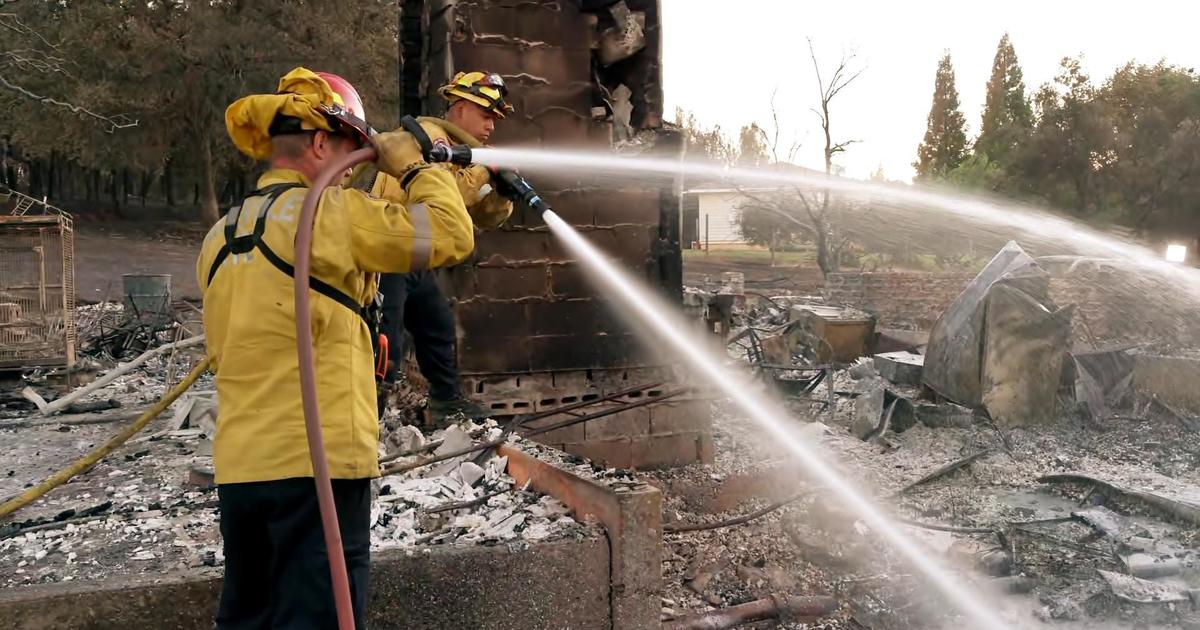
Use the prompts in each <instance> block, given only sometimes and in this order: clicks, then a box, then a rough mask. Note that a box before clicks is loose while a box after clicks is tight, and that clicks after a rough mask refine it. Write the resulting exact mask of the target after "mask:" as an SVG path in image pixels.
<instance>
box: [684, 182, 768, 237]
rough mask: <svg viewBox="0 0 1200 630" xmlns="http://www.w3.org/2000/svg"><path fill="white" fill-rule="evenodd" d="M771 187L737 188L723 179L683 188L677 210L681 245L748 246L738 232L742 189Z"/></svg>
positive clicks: (739, 230) (740, 217)
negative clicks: (680, 208)
mask: <svg viewBox="0 0 1200 630" xmlns="http://www.w3.org/2000/svg"><path fill="white" fill-rule="evenodd" d="M774 190H778V189H776V188H743V189H740V190H739V189H737V188H732V187H730V186H729V185H728V184H727V183H724V182H713V183H712V184H704V183H700V184H697V185H696V186H695V187H693V188H688V189H687V190H684V191H683V212H682V213H681V214H680V218H681V220H682V221H683V225H682V226H681V234H680V235H681V237H682V238H680V241H681V242H682V245H683V247H684V249H688V248H691V249H704V248H705V247H706V246H707V247H712V248H713V249H720V248H739V247H750V246H751V245H750V243H748V242H746V239H745V238H744V237H743V236H742V223H741V221H742V211H741V209H739V208H738V206H739V205H741V204H742V203H744V197H743V193H744V192H767V191H774Z"/></svg>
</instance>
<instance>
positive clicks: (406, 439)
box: [0, 304, 604, 586]
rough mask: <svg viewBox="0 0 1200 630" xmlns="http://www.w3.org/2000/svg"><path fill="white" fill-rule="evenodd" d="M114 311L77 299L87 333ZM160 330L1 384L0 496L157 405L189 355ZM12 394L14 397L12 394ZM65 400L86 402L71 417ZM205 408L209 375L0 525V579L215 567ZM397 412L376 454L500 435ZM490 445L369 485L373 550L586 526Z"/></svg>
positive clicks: (526, 539)
mask: <svg viewBox="0 0 1200 630" xmlns="http://www.w3.org/2000/svg"><path fill="white" fill-rule="evenodd" d="M120 313H121V309H120V307H119V306H115V307H114V306H112V305H103V304H102V305H97V306H96V307H94V308H85V310H84V315H85V317H84V322H85V323H86V325H87V326H88V328H87V330H89V331H91V332H89V333H88V334H91V335H103V334H107V333H104V332H102V331H109V330H111V328H110V324H109V323H108V322H107V320H109V319H112V318H118V319H119V317H120ZM89 318H90V319H89ZM178 329H179V327H178V326H176V327H175V328H173V329H172V330H178ZM160 333H161V334H156V335H155V336H153V337H152V338H153V343H155V344H158V345H156V346H154V347H152V348H149V349H148V350H147V352H151V353H155V354H151V355H150V356H144V357H140V358H139V359H134V360H127V361H125V362H124V363H122V364H120V365H119V366H116V367H112V368H110V369H109V370H108V371H107V372H101V370H100V368H99V366H100V365H101V364H102V362H103V363H111V362H112V359H113V357H109V356H107V355H106V353H107V352H108V351H107V350H103V351H97V355H96V359H95V365H96V366H97V369H96V373H94V374H87V375H86V378H80V376H81V373H82V371H81V370H79V369H78V367H76V368H75V370H74V371H73V372H72V373H71V375H70V376H71V378H70V380H69V381H68V379H67V378H66V377H67V374H66V373H65V371H63V372H32V373H27V374H25V375H24V378H22V379H21V380H19V381H13V382H9V383H6V384H4V385H3V387H4V389H5V396H4V398H3V399H2V400H0V402H2V403H3V405H4V407H3V408H0V439H2V440H3V441H4V443H5V458H4V467H3V469H2V470H0V499H7V498H10V497H14V496H17V495H19V494H20V493H22V492H23V491H25V490H26V489H28V488H30V487H32V486H33V485H34V484H35V483H37V482H40V481H41V480H42V479H45V478H46V477H48V476H50V475H51V474H53V473H55V472H57V471H58V470H59V469H61V468H62V467H63V466H65V465H66V464H67V463H69V462H72V461H74V460H76V459H77V458H79V457H80V456H82V455H84V454H85V453H87V452H89V451H91V450H92V449H93V448H94V447H95V446H96V445H98V444H100V443H102V442H104V441H106V440H107V439H108V438H109V437H110V436H111V435H112V434H113V433H114V432H115V431H116V427H119V426H122V424H123V423H125V422H128V421H129V420H131V419H132V418H134V417H136V416H137V415H139V414H140V413H141V412H142V411H144V410H145V409H146V408H147V407H148V405H149V404H151V403H153V402H155V401H157V399H158V398H159V397H160V396H161V395H162V394H163V393H164V392H165V391H166V389H167V387H168V385H169V384H170V382H171V381H172V380H175V378H176V376H179V375H182V374H183V373H186V371H187V365H188V364H189V363H192V362H194V361H196V360H198V359H199V356H200V355H199V353H200V352H201V351H202V346H200V345H198V344H193V346H192V347H185V348H181V349H179V350H178V351H164V349H166V350H170V349H169V348H167V345H169V343H167V342H170V341H171V337H173V336H174V335H175V333H172V332H169V331H165V330H164V331H160ZM148 339H149V338H148ZM122 354H123V356H124V357H125V358H128V357H129V353H127V352H126V353H122ZM138 361H141V362H140V363H139V362H138ZM118 372H119V375H117V376H116V377H115V378H112V379H111V382H108V383H107V384H105V381H106V380H107V379H109V378H110V375H112V374H114V373H118ZM81 382H89V383H90V384H89V385H85V386H84V388H78V389H74V390H73V391H72V388H71V386H72V385H75V384H78V383H81ZM88 387H92V388H95V389H94V391H90V392H89V393H87V394H86V395H84V396H82V397H78V399H77V401H76V402H73V403H72V405H71V406H66V407H62V408H61V409H59V408H57V407H56V408H54V409H53V410H51V411H46V409H47V406H48V405H54V403H55V401H63V400H67V399H68V396H69V395H77V394H78V393H80V392H83V391H87V390H86V389H85V388H88ZM22 390H28V392H25V395H24V396H22V395H21V392H22ZM47 399H48V400H49V401H50V402H49V403H47V402H46V400H47ZM35 401H36V404H35ZM39 405H40V407H39ZM76 405H84V406H92V407H94V408H93V409H92V410H91V411H89V412H87V413H75V412H76V411H78V410H79V409H78V408H77V407H76ZM216 405H217V403H216V396H215V391H214V383H213V381H212V378H211V376H205V377H203V378H202V379H201V380H200V381H199V382H198V383H197V384H196V385H195V386H194V387H193V388H192V390H191V391H189V392H188V393H186V394H184V395H183V397H181V398H180V399H179V400H178V401H176V403H175V404H174V405H173V406H172V407H171V408H170V409H168V411H167V412H165V413H164V414H162V415H161V416H160V417H159V418H158V419H156V420H155V421H153V422H152V423H151V424H150V425H149V426H148V427H147V428H146V429H145V430H144V431H143V433H142V434H141V435H138V436H135V437H134V438H133V439H131V440H130V441H129V442H126V443H125V444H124V445H123V446H122V447H120V448H119V449H118V450H117V451H116V452H114V453H112V454H111V455H109V456H108V457H107V458H105V459H103V460H101V461H100V462H99V463H98V464H96V465H95V466H94V467H92V468H91V469H90V470H87V471H86V472H83V473H82V474H79V475H78V476H76V477H74V478H73V479H71V480H70V482H69V483H66V484H65V485H63V486H60V487H58V488H56V489H54V490H52V491H51V492H50V493H49V494H47V495H45V496H44V497H42V498H40V499H38V500H36V501H34V502H33V503H31V504H30V505H28V506H27V507H25V508H23V509H22V510H21V511H19V512H18V513H17V514H16V515H15V518H10V519H8V520H7V522H5V523H3V524H0V574H2V576H3V577H0V584H3V585H4V586H17V585H22V584H31V583H46V582H63V581H71V580H86V579H103V578H107V577H110V576H117V575H132V574H144V573H165V572H173V571H199V572H204V571H208V570H212V569H213V568H214V567H220V566H221V565H222V563H223V562H224V558H223V556H222V553H221V543H220V533H219V530H218V527H217V523H218V519H219V513H218V509H217V500H216V499H217V497H216V491H215V484H214V474H213V469H212V442H211V436H212V435H213V434H214V433H215V430H216V425H215V423H216ZM60 412H62V413H60ZM403 413H404V411H396V412H393V413H392V414H390V416H396V417H392V418H391V420H392V421H393V422H390V423H385V425H386V428H385V429H384V431H385V436H386V439H385V443H384V447H385V449H392V448H395V449H396V450H398V451H399V452H400V453H401V454H403V452H405V451H410V452H413V453H428V452H431V453H432V454H433V455H441V454H444V453H449V452H452V451H455V450H458V449H461V448H463V447H470V446H472V445H478V444H481V443H484V442H488V441H490V440H494V439H496V438H498V437H500V436H501V434H502V429H501V428H500V427H499V426H497V425H496V423H495V422H493V421H491V420H488V421H486V422H484V423H481V424H476V423H471V422H464V423H462V424H459V425H455V426H451V427H449V428H447V429H445V430H439V431H436V432H433V433H431V434H428V435H426V434H422V433H421V432H420V431H418V430H417V429H415V428H414V427H412V426H406V425H403V424H402V423H401V422H400V421H399V420H400V416H401V415H402V414H403ZM505 437H506V438H509V440H510V441H511V442H514V443H520V444H521V447H522V448H524V449H526V450H530V449H533V448H537V449H538V450H539V452H546V453H548V452H550V450H549V449H542V448H541V447H535V446H534V445H533V444H532V443H531V442H526V441H524V440H522V439H521V438H519V437H516V436H508V435H506V436H505ZM493 454H494V451H492V450H488V451H485V452H484V453H483V454H480V453H472V454H468V455H462V456H459V457H455V458H451V459H447V460H445V461H442V462H439V463H437V464H433V465H430V466H423V467H418V468H414V469H412V470H409V471H406V472H404V473H401V474H396V475H391V476H388V477H385V478H383V479H380V480H377V481H376V482H375V489H376V497H375V501H374V504H373V507H372V528H371V537H372V546H373V548H375V549H383V548H390V547H410V546H415V545H442V544H485V545H490V544H508V545H513V544H525V543H533V542H537V541H543V540H554V539H561V538H563V537H569V536H582V535H585V533H586V531H587V529H588V528H589V527H592V525H588V524H584V523H579V522H576V521H575V520H574V519H573V518H572V517H571V516H570V515H569V514H568V509H567V508H566V506H564V505H563V504H562V503H560V502H558V501H557V500H555V499H553V498H551V497H548V496H544V495H541V494H540V493H537V492H534V491H532V490H530V489H528V488H524V487H518V486H516V485H515V483H514V481H513V479H512V478H511V477H510V476H508V475H507V474H506V473H505V469H506V458H503V457H495V456H494V455H493ZM416 459H417V458H412V457H409V458H405V457H392V458H391V459H390V460H389V461H395V462H397V463H404V462H406V461H410V460H413V461H415V460H416ZM579 472H581V473H583V472H586V473H587V475H586V476H588V477H603V476H604V471H603V469H600V470H599V471H598V472H597V471H595V470H592V469H591V468H590V467H587V468H580V470H579Z"/></svg>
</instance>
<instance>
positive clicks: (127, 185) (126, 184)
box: [121, 168, 133, 208]
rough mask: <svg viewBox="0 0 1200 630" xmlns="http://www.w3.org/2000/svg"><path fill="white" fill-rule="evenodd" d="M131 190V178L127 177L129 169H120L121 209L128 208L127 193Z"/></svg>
mask: <svg viewBox="0 0 1200 630" xmlns="http://www.w3.org/2000/svg"><path fill="white" fill-rule="evenodd" d="M130 190H133V178H132V177H130V176H129V169H128V168H123V169H121V203H122V207H123V208H127V207H129V191H130Z"/></svg>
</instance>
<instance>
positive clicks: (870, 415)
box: [850, 387, 884, 440]
mask: <svg viewBox="0 0 1200 630" xmlns="http://www.w3.org/2000/svg"><path fill="white" fill-rule="evenodd" d="M883 398H884V390H883V388H882V387H878V388H876V389H874V390H872V391H870V392H868V393H866V394H863V395H862V396H859V397H858V398H856V399H854V420H853V421H852V423H851V425H850V432H851V433H853V434H854V436H855V437H857V438H858V439H860V440H865V439H867V438H869V437H871V436H872V435H873V434H874V433H875V432H876V431H877V430H878V429H879V423H880V422H881V421H882V420H883Z"/></svg>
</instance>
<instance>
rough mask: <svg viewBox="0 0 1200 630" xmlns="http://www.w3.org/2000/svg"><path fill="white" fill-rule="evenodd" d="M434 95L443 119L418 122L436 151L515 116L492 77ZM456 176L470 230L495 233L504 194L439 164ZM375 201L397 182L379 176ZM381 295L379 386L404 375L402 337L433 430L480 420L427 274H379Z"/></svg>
mask: <svg viewBox="0 0 1200 630" xmlns="http://www.w3.org/2000/svg"><path fill="white" fill-rule="evenodd" d="M438 93H439V94H441V95H442V97H444V98H445V99H446V100H447V101H448V102H449V106H448V108H447V111H446V116H445V118H432V117H421V118H418V119H417V121H418V122H419V123H420V125H421V128H423V129H424V130H425V131H426V133H428V134H429V138H430V139H431V140H432V141H433V143H434V144H466V145H469V146H471V147H481V146H483V145H484V144H485V143H486V142H487V141H488V139H489V138H491V136H492V132H493V131H494V130H495V128H496V123H497V122H498V121H500V120H503V119H504V118H505V116H507V115H508V114H511V113H513V106H512V105H510V104H509V103H508V100H507V98H508V88H507V87H505V85H504V80H503V79H502V78H501V77H500V76H499V75H497V74H492V73H487V72H459V73H458V74H456V75H454V78H453V79H452V80H451V81H450V82H449V83H448V84H446V85H445V86H443V87H442V88H441V89H439V90H438ZM439 167H441V168H447V169H449V170H451V171H452V172H453V173H454V176H455V179H456V180H457V181H458V189H459V192H460V193H461V194H462V198H463V201H464V203H465V204H466V206H467V211H468V212H470V214H471V218H472V219H473V220H474V222H475V226H476V227H478V228H481V229H495V228H497V227H499V226H500V225H501V224H503V223H504V221H505V220H506V219H508V217H509V215H510V214H512V202H511V201H510V200H509V199H508V198H507V197H506V196H505V194H503V192H502V191H503V190H504V187H503V185H502V184H500V183H499V182H497V181H493V177H492V173H491V171H489V170H488V169H487V167H484V166H481V165H478V164H474V165H471V166H466V167H463V166H457V165H450V164H447V165H439ZM372 191H373V193H374V194H375V195H376V196H379V197H382V198H384V199H394V198H396V195H397V194H398V191H399V188H398V186H397V183H396V180H395V179H394V178H391V177H387V176H380V177H378V178H377V179H376V180H375V183H374V186H373V188H372ZM380 293H382V294H383V322H382V331H383V333H384V335H385V336H386V337H387V339H388V342H389V343H388V358H387V359H388V360H387V364H388V366H389V368H388V369H386V370H385V371H384V373H383V378H384V380H385V381H389V382H390V381H394V380H395V379H396V378H398V377H399V376H400V375H401V374H402V373H403V357H404V347H403V343H402V336H403V332H404V330H408V332H409V334H411V335H412V338H413V350H414V354H415V355H416V359H417V364H418V366H419V367H420V369H421V374H422V375H423V376H425V379H426V381H428V383H429V397H428V409H429V414H430V416H431V419H432V420H433V422H434V423H435V424H439V425H440V424H443V423H444V422H445V421H446V420H447V419H448V418H452V417H455V416H459V415H461V416H465V417H468V418H479V417H483V416H485V415H487V412H486V410H484V409H483V408H482V407H480V406H479V405H478V404H476V403H474V402H472V401H471V400H469V399H467V398H465V397H464V396H463V395H462V392H461V390H460V388H459V379H458V361H457V357H456V350H455V341H456V333H455V324H454V314H453V312H452V311H451V310H450V305H449V303H448V302H447V301H446V297H445V296H444V295H443V294H442V292H441V289H440V288H438V285H437V283H436V282H435V279H434V276H433V274H432V273H430V272H429V271H418V272H413V273H407V274H384V276H383V277H382V278H381V279H380Z"/></svg>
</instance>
